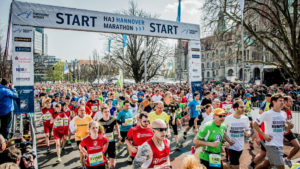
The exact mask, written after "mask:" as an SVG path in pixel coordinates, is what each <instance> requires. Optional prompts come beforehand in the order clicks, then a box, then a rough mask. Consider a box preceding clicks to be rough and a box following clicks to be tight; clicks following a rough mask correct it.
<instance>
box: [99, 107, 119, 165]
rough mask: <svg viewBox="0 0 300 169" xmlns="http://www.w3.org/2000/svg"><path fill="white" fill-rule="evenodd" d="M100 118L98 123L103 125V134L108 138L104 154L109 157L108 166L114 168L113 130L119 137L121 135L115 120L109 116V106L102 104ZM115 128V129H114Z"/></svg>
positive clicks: (114, 147)
mask: <svg viewBox="0 0 300 169" xmlns="http://www.w3.org/2000/svg"><path fill="white" fill-rule="evenodd" d="M101 113H102V118H101V119H100V120H99V124H100V125H101V126H103V127H104V131H105V134H104V136H105V137H106V138H107V139H108V141H109V143H108V148H107V152H106V154H107V155H108V157H109V168H115V165H116V162H115V158H116V142H115V139H114V131H115V130H116V131H117V133H118V136H119V138H120V137H121V133H120V130H119V125H118V124H117V120H116V119H115V118H114V117H112V116H110V112H109V108H108V107H107V106H103V107H102V108H101ZM114 129H115V130H114Z"/></svg>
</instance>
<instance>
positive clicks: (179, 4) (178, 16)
mask: <svg viewBox="0 0 300 169" xmlns="http://www.w3.org/2000/svg"><path fill="white" fill-rule="evenodd" d="M180 20H181V0H179V3H178V9H177V18H176V22H180Z"/></svg>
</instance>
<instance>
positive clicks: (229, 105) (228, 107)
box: [220, 94, 233, 115]
mask: <svg viewBox="0 0 300 169" xmlns="http://www.w3.org/2000/svg"><path fill="white" fill-rule="evenodd" d="M220 108H222V109H224V110H225V112H226V113H227V115H230V114H232V111H233V104H232V102H231V94H227V95H226V100H225V101H224V102H222V103H221V104H220Z"/></svg>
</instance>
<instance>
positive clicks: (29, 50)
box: [15, 47, 31, 52]
mask: <svg viewBox="0 0 300 169" xmlns="http://www.w3.org/2000/svg"><path fill="white" fill-rule="evenodd" d="M15 49H16V52H31V47H16V48H15Z"/></svg>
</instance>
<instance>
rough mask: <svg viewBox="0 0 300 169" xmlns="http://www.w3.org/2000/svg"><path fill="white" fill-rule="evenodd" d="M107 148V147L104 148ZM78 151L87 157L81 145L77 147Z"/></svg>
mask: <svg viewBox="0 0 300 169" xmlns="http://www.w3.org/2000/svg"><path fill="white" fill-rule="evenodd" d="M106 148H107V147H106ZM79 150H80V152H81V153H82V154H84V155H85V156H88V153H87V151H86V150H85V148H83V147H82V146H81V145H79Z"/></svg>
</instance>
